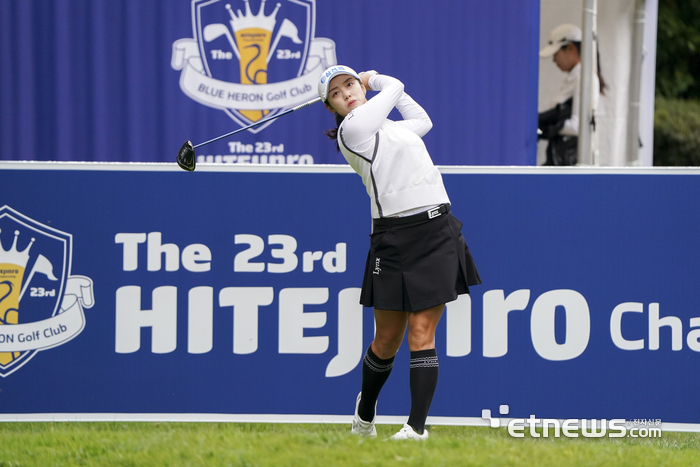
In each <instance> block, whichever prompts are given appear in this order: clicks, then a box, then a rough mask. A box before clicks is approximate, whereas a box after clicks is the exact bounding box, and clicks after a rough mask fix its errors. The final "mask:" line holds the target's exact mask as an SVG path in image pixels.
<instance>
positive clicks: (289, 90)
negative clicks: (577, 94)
mask: <svg viewBox="0 0 700 467" xmlns="http://www.w3.org/2000/svg"><path fill="white" fill-rule="evenodd" d="M539 3H540V2H539V0H523V1H518V2H515V1H512V0H492V1H488V2H484V1H477V0H465V1H458V2H455V1H447V0H438V1H430V2H428V1H422V0H385V1H382V2H376V1H370V0H354V1H353V2H350V3H343V2H336V1H330V0H318V1H314V0H279V2H272V1H270V2H267V3H266V4H265V5H263V8H262V11H261V2H260V0H250V3H249V6H250V11H246V7H245V3H244V1H243V0H192V1H190V0H138V1H136V0H119V1H111V0H67V1H62V2H54V1H49V0H4V1H2V2H0V63H2V64H3V71H2V73H0V141H3V143H4V146H5V149H4V150H3V151H2V153H0V158H2V159H11V160H61V161H66V160H79V161H148V162H171V161H173V160H174V155H175V154H176V153H177V150H178V149H179V148H180V146H181V145H182V143H183V142H184V141H185V140H188V139H189V140H192V141H193V142H194V143H195V144H197V143H199V142H202V141H205V140H208V139H210V138H212V137H215V136H218V135H220V134H223V133H226V132H229V131H232V130H234V129H237V128H240V127H242V126H245V125H248V124H249V123H252V122H255V121H259V120H260V119H262V118H265V117H266V116H272V115H275V113H279V112H280V111H281V110H283V109H285V108H289V107H291V106H294V105H298V104H299V103H302V102H306V101H308V100H310V99H312V98H313V97H315V93H316V91H315V82H316V78H317V77H318V75H319V74H320V71H321V70H322V69H323V67H325V66H327V65H333V64H336V63H343V64H348V65H350V66H352V67H353V68H355V69H357V70H358V71H359V70H368V69H375V70H378V71H379V72H381V73H385V74H389V75H393V76H396V77H398V78H399V79H401V80H402V81H403V82H404V83H405V85H406V92H408V93H409V94H410V95H412V96H413V97H414V98H415V99H416V100H417V101H418V102H419V103H421V104H422V105H423V106H424V107H425V109H426V110H427V111H428V113H429V114H430V116H431V118H432V119H433V123H434V127H433V130H432V131H431V132H430V133H429V134H428V135H427V136H426V137H425V141H426V144H427V145H428V148H429V149H430V151H431V154H432V156H433V159H434V160H435V162H436V163H437V164H443V165H534V164H535V160H536V136H535V133H536V113H537V78H538V76H537V70H538V67H537V65H538V56H537V49H538V40H539ZM227 4H230V6H231V10H230V11H229V10H228V9H227V6H226V5H227ZM278 4H279V8H278V9H276V8H277V5H278ZM239 10H240V11H239ZM254 29H255V30H254ZM256 31H257V33H259V35H258V36H256V35H255V32H256ZM252 52H255V54H251V53H252ZM332 123H333V122H332V117H331V115H330V114H329V113H328V112H327V111H325V110H324V109H323V107H322V106H321V105H320V104H316V105H315V106H313V107H310V108H307V109H303V110H302V111H300V112H295V113H293V114H291V115H289V116H285V117H283V118H282V119H280V120H275V121H274V122H273V123H271V124H268V125H263V126H261V127H259V128H258V129H257V130H255V131H246V132H243V133H241V134H239V135H236V136H234V137H231V138H228V139H225V140H222V141H221V142H217V143H214V144H211V145H209V146H206V147H203V148H201V149H200V150H199V151H198V153H199V156H200V157H201V159H200V161H215V162H229V163H241V162H251V163H264V162H271V163H282V162H285V163H294V164H299V163H316V164H319V163H325V164H328V163H331V164H335V163H344V160H343V159H342V157H341V156H339V155H338V154H337V153H336V152H335V149H334V146H333V145H332V143H331V142H329V141H328V140H327V139H326V137H325V136H324V135H323V130H324V129H327V128H328V127H330V126H331V125H332Z"/></svg>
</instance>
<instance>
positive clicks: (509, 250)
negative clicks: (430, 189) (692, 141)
mask: <svg viewBox="0 0 700 467" xmlns="http://www.w3.org/2000/svg"><path fill="white" fill-rule="evenodd" d="M442 172H443V177H444V180H445V184H446V187H447V190H448V193H449V194H450V198H451V200H452V205H453V212H454V213H455V215H456V216H457V217H458V218H459V219H460V220H462V222H463V223H464V228H463V233H464V235H465V238H466V240H467V242H468V244H469V246H470V248H471V250H472V253H473V255H474V258H475V261H476V263H477V266H478V267H479V271H480V273H481V276H482V278H483V280H484V283H483V284H482V285H480V286H477V287H473V288H472V294H471V295H470V296H461V297H460V299H459V300H457V301H456V302H452V303H449V304H448V306H447V311H446V313H445V316H444V317H443V319H442V321H441V323H440V327H439V328H438V332H437V351H438V355H439V360H440V366H441V368H440V382H439V385H438V389H437V393H436V395H435V399H434V401H433V405H432V408H431V412H430V416H431V419H430V420H429V421H432V423H469V424H475V423H479V422H483V423H488V421H486V422H485V421H484V420H482V419H481V414H482V410H484V409H488V410H491V411H492V413H494V415H495V414H496V413H497V411H498V408H499V407H500V406H502V405H508V407H509V410H510V411H509V413H508V417H523V418H527V417H529V416H530V415H531V414H536V415H537V416H539V417H547V418H554V419H565V418H579V419H580V418H586V419H613V418H620V419H626V420H635V419H653V420H662V421H663V422H664V423H665V424H666V423H670V424H683V425H684V426H689V427H697V426H698V425H697V424H698V423H700V412H699V411H698V410H697V409H695V408H694V407H695V406H696V404H695V399H696V397H697V394H698V392H699V391H700V378H698V377H697V375H696V371H695V370H696V368H697V364H698V358H699V352H700V311H698V310H700V306H699V305H700V302H699V301H698V296H697V294H696V293H695V292H694V291H695V290H696V289H695V287H696V286H697V285H696V282H697V278H698V277H700V250H698V248H697V236H698V232H699V231H700V207H698V204H697V203H696V202H695V200H697V199H698V198H699V197H700V184H698V176H700V171H698V170H692V169H685V170H684V169H679V170H653V169H639V170H635V169H618V170H593V169H591V170H576V169H571V170H545V169H536V168H532V169H519V170H518V169H505V168H504V169H501V170H498V169H476V168H472V169H458V168H442ZM0 186H2V187H3V197H2V200H0V245H1V248H0V318H1V319H2V321H3V323H2V325H0V377H1V378H0V391H1V392H0V400H1V401H2V403H0V413H1V414H3V415H2V417H0V419H5V420H7V419H26V417H31V415H32V414H48V415H46V416H47V417H49V418H50V417H57V416H59V414H69V415H68V417H75V418H78V419H81V418H82V419H86V418H90V417H98V418H99V417H102V418H103V419H105V418H107V419H109V417H113V418H119V417H121V418H124V419H134V418H137V419H138V417H139V416H145V415H147V414H156V415H153V416H159V417H163V418H168V417H170V418H173V417H174V418H177V417H186V416H187V414H194V415H193V416H195V417H199V418H201V419H216V417H217V416H220V417H224V419H226V420H248V419H260V420H297V421H305V420H306V421H308V420H326V421H329V420H330V421H339V420H340V421H344V420H347V419H348V417H349V416H350V415H351V414H352V410H353V409H354V405H353V404H354V401H355V397H356V395H357V392H358V391H359V385H360V378H361V365H360V361H361V358H362V356H363V353H364V351H365V349H366V347H367V346H368V345H369V343H370V342H371V340H372V336H373V319H372V313H371V311H370V310H369V309H365V310H363V308H362V307H361V306H360V305H359V304H358V294H359V289H358V287H359V286H360V283H361V277H362V273H363V270H364V262H365V258H366V250H367V248H368V245H369V238H368V234H369V232H370V218H369V202H368V200H367V198H366V194H365V192H364V190H363V187H362V184H361V181H360V178H359V177H358V176H357V175H356V174H354V173H352V172H351V170H350V169H349V168H347V167H306V168H305V167H286V168H283V167H279V168H275V167H273V166H270V167H267V168H265V169H258V170H256V169H255V168H254V167H252V166H248V167H244V166H230V167H203V168H202V169H201V170H198V171H197V172H195V173H194V174H188V173H184V172H182V171H180V170H179V169H177V168H176V167H175V166H174V165H164V164H163V165H161V164H151V165H147V164H136V165H133V164H76V163H74V164H28V163H3V164H2V166H1V167H0ZM270 187H275V189H274V190H271V189H270ZM407 381H408V352H407V350H406V346H405V345H404V346H403V347H402V349H401V350H400V352H399V354H398V356H397V363H396V365H395V367H394V372H393V373H392V375H391V378H390V379H389V381H388V382H387V384H386V386H385V388H384V390H383V393H382V396H381V397H380V400H379V405H378V414H379V415H380V416H381V417H383V418H380V420H393V421H397V420H401V419H403V418H404V417H405V415H406V414H407V413H408V410H409V407H410V396H409V390H408V384H407ZM52 414H53V415H52ZM71 414H72V415H71ZM100 414H102V415H100ZM104 414H107V415H104ZM109 414H111V415H109ZM64 416H66V415H64ZM23 417H25V418H23ZM256 417H257V418H256ZM285 417H286V418H285ZM324 417H325V418H324Z"/></svg>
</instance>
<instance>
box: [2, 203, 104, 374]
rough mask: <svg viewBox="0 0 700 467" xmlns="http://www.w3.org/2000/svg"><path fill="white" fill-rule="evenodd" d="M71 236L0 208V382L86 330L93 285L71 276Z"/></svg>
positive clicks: (85, 280)
mask: <svg viewBox="0 0 700 467" xmlns="http://www.w3.org/2000/svg"><path fill="white" fill-rule="evenodd" d="M72 248H73V237H72V235H70V234H68V233H65V232H61V231H60V230H56V229H54V228H51V227H48V226H46V225H44V224H41V223H39V222H37V221H35V220H33V219H30V218H28V217H27V216H25V215H23V214H20V213H19V212H17V211H15V210H14V209H12V208H10V207H9V206H3V207H0V376H2V377H5V376H7V375H9V374H11V373H12V372H14V371H16V370H18V369H19V368H20V367H22V366H23V365H24V364H26V363H27V362H28V361H29V360H31V359H32V358H33V357H34V355H36V353H37V352H38V351H39V350H47V349H50V348H53V347H57V346H59V345H62V344H65V343H66V342H68V341H69V340H71V339H73V338H74V337H75V336H77V335H78V334H80V332H81V331H82V330H83V328H84V327H85V316H84V314H83V308H91V307H92V306H93V304H94V298H93V288H92V279H90V278H89V277H85V276H72V275H71V258H72Z"/></svg>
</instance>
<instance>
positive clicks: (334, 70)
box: [318, 65, 360, 102]
mask: <svg viewBox="0 0 700 467" xmlns="http://www.w3.org/2000/svg"><path fill="white" fill-rule="evenodd" d="M338 75H350V76H354V77H355V78H357V79H360V77H359V76H358V74H357V73H355V70H353V69H352V68H350V67H349V66H343V65H335V66H332V67H328V68H327V69H326V71H324V72H323V73H321V76H320V77H319V78H318V97H320V98H321V100H322V101H323V102H326V101H327V100H328V85H329V84H331V80H332V79H333V78H335V77H336V76H338Z"/></svg>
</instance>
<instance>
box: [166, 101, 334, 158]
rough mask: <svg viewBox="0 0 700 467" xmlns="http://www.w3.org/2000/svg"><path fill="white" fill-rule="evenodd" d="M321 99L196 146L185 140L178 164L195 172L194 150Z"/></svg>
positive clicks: (312, 102)
mask: <svg viewBox="0 0 700 467" xmlns="http://www.w3.org/2000/svg"><path fill="white" fill-rule="evenodd" d="M320 100H321V98H320V97H317V98H316V99H314V100H311V101H309V102H306V103H304V104H300V105H297V106H296V107H292V108H291V109H287V110H285V111H284V112H282V113H278V114H277V115H273V116H272V117H268V118H264V119H262V120H260V121H259V122H255V123H252V124H250V125H248V126H246V127H243V128H239V129H238V130H234V131H232V132H230V133H226V134H225V135H221V136H218V137H216V138H214V139H210V140H209V141H205V142H203V143H199V144H198V145H196V146H193V145H192V142H190V141H185V144H183V145H182V147H181V148H180V151H179V152H178V153H177V165H179V166H180V168H181V169H182V170H187V171H188V172H193V171H194V169H195V167H196V164H197V155H196V154H195V152H194V150H195V149H197V148H200V147H202V146H204V145H207V144H209V143H213V142H214V141H219V140H220V139H224V138H226V137H229V136H232V135H235V134H236V133H240V132H241V131H245V130H248V129H250V128H254V127H256V126H258V125H262V124H263V123H266V122H269V121H270V120H274V119H276V118H279V117H281V116H283V115H287V114H290V113H292V112H294V111H295V110H299V109H303V108H304V107H306V106H309V105H311V104H315V103H316V102H319V101H320Z"/></svg>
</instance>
